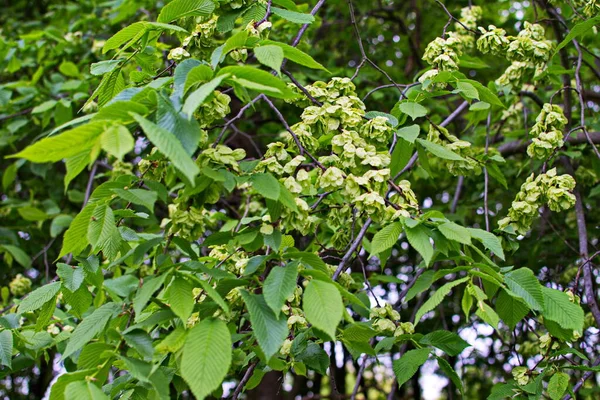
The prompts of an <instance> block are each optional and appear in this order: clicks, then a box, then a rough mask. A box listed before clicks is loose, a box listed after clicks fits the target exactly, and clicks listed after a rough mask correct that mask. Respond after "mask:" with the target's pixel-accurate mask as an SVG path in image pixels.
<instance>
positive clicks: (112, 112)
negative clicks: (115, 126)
mask: <svg viewBox="0 0 600 400" xmlns="http://www.w3.org/2000/svg"><path fill="white" fill-rule="evenodd" d="M118 91H120V90H119V89H118V88H117V89H115V93H114V95H116V94H117V92H118ZM112 97H113V95H110V98H109V99H108V100H110V99H112ZM148 112H149V111H148V107H146V106H145V105H143V104H140V103H138V102H135V101H130V100H115V101H111V102H110V104H107V105H105V106H104V107H102V108H101V109H100V110H99V111H98V112H97V113H96V114H94V116H93V117H92V121H111V122H118V123H121V124H123V125H128V124H130V123H132V122H133V117H132V116H131V113H136V114H140V115H146V114H148ZM108 127H109V128H112V126H111V125H108Z"/></svg>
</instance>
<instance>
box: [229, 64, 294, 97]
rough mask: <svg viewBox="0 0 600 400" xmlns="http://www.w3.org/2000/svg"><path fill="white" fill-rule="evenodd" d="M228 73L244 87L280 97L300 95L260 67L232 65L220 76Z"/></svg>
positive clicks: (230, 77)
mask: <svg viewBox="0 0 600 400" xmlns="http://www.w3.org/2000/svg"><path fill="white" fill-rule="evenodd" d="M223 75H227V76H228V80H229V79H230V80H232V81H234V82H236V83H238V84H240V85H241V86H243V87H246V88H248V89H251V90H256V91H258V92H260V93H264V94H266V95H267V96H271V97H276V98H280V99H292V98H296V97H298V95H297V94H296V93H295V92H293V91H292V90H291V89H290V88H288V87H287V85H286V84H285V82H283V81H282V80H281V79H278V78H276V77H274V76H273V75H271V74H270V73H268V72H267V71H263V70H261V69H258V68H254V67H248V66H231V67H225V68H222V69H221V70H220V71H219V73H218V76H223Z"/></svg>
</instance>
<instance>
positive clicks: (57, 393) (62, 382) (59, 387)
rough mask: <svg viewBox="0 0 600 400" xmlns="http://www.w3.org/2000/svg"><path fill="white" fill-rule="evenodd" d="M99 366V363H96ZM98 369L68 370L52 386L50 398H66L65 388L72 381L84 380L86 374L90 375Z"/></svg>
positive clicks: (52, 399) (51, 399) (59, 399)
mask: <svg viewBox="0 0 600 400" xmlns="http://www.w3.org/2000/svg"><path fill="white" fill-rule="evenodd" d="M96 366H97V364H96ZM97 371H98V369H97V368H94V369H84V370H81V371H75V372H67V373H65V374H62V375H60V376H59V377H58V379H56V382H54V384H53V385H52V387H51V388H50V399H49V400H65V389H66V388H67V386H68V385H69V384H70V383H71V382H76V381H83V380H85V377H86V376H90V375H92V374H94V373H96V372H97Z"/></svg>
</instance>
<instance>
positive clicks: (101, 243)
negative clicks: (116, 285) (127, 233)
mask: <svg viewBox="0 0 600 400" xmlns="http://www.w3.org/2000/svg"><path fill="white" fill-rule="evenodd" d="M87 237H88V241H89V243H90V244H91V245H92V248H93V249H96V250H102V251H103V252H104V253H105V256H106V257H107V258H113V257H115V256H116V255H117V252H118V247H119V245H120V242H121V239H120V238H121V235H120V234H119V230H118V229H117V227H116V225H115V216H114V214H113V211H112V209H111V208H110V207H109V206H107V205H99V206H97V207H96V208H95V209H94V213H93V215H92V219H91V221H90V223H89V226H88V232H87Z"/></svg>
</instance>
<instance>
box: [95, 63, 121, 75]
mask: <svg viewBox="0 0 600 400" xmlns="http://www.w3.org/2000/svg"><path fill="white" fill-rule="evenodd" d="M121 61H123V60H106V61H99V62H96V63H93V64H92V65H90V74H92V75H94V76H100V75H104V74H106V73H108V72H112V71H113V70H114V69H115V68H117V66H118V65H119V64H120V63H121Z"/></svg>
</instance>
